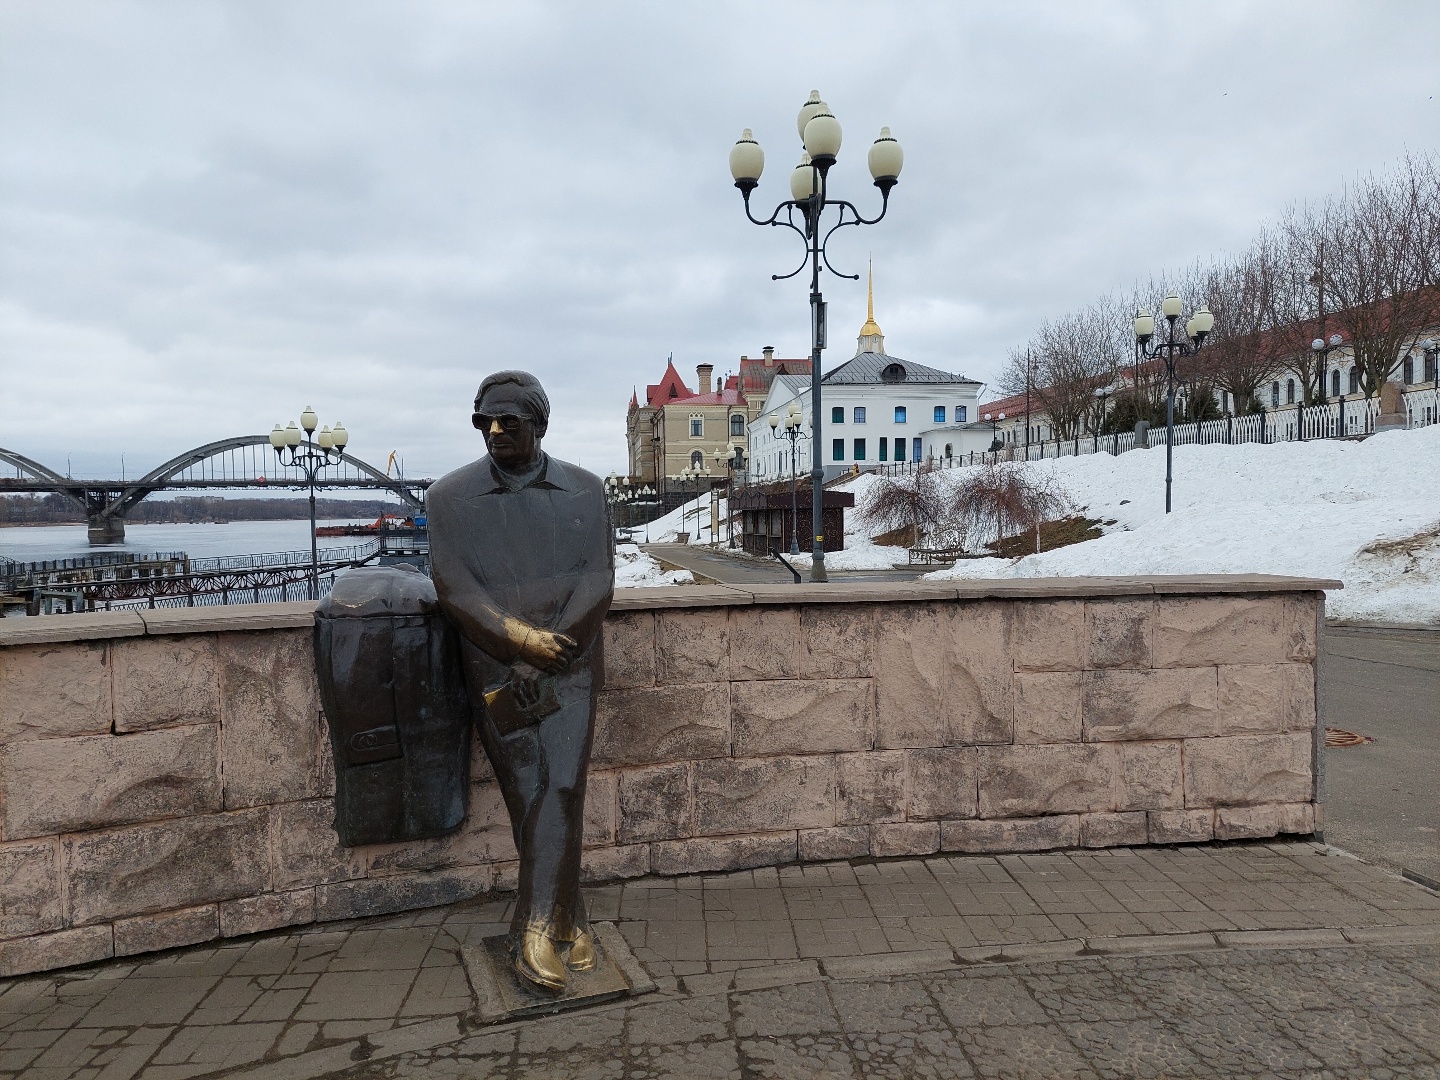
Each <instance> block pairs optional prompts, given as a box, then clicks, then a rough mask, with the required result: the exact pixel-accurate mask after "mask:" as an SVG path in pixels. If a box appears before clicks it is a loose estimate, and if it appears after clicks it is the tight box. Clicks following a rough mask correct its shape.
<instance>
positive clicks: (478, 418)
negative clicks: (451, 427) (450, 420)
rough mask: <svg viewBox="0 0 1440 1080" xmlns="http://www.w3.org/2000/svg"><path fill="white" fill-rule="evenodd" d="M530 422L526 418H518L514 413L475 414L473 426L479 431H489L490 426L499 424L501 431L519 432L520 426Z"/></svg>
mask: <svg viewBox="0 0 1440 1080" xmlns="http://www.w3.org/2000/svg"><path fill="white" fill-rule="evenodd" d="M529 422H530V418H529V417H528V416H520V415H518V414H516V413H478V412H477V413H476V414H475V426H476V427H478V428H479V429H480V430H481V431H489V430H490V427H491V425H492V424H499V425H500V430H501V431H519V430H520V428H521V426H523V425H524V424H527V423H529Z"/></svg>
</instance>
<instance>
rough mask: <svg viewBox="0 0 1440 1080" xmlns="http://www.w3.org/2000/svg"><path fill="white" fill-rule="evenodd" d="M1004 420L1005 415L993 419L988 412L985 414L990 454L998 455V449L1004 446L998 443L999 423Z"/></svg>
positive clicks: (1001, 414) (1042, 448)
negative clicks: (988, 430)
mask: <svg viewBox="0 0 1440 1080" xmlns="http://www.w3.org/2000/svg"><path fill="white" fill-rule="evenodd" d="M1004 419H1005V414H1004V413H1003V412H1002V413H1000V414H999V415H998V416H995V417H993V418H992V417H991V415H990V414H989V413H988V412H987V413H986V414H985V420H986V421H987V422H988V423H989V424H990V453H992V454H996V453H999V452H1000V448H1001V447H1002V446H1003V445H1004V443H1002V442H1001V441H1000V421H1001V420H1004ZM1041 450H1042V452H1043V450H1044V447H1041ZM1026 452H1027V453H1028V452H1029V451H1028V450H1027V451H1026ZM997 460H998V459H997Z"/></svg>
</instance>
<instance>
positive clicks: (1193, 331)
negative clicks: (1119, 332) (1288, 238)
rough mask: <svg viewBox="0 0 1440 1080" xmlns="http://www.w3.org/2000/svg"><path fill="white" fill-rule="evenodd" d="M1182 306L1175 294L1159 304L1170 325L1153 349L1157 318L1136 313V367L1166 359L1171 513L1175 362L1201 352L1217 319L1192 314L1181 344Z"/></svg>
mask: <svg viewBox="0 0 1440 1080" xmlns="http://www.w3.org/2000/svg"><path fill="white" fill-rule="evenodd" d="M1182 310H1183V305H1182V304H1181V303H1180V297H1178V296H1177V295H1175V294H1174V293H1173V292H1172V293H1168V294H1167V295H1166V297H1165V299H1164V300H1163V301H1161V304H1160V313H1161V314H1162V315H1163V316H1164V317H1165V322H1166V323H1167V324H1168V329H1167V331H1166V336H1165V340H1164V341H1159V342H1156V343H1155V345H1154V346H1153V347H1152V346H1151V345H1150V341H1151V339H1152V338H1153V337H1154V336H1155V316H1154V315H1151V314H1150V313H1149V312H1148V311H1140V312H1136V314H1135V322H1134V324H1133V325H1134V328H1135V358H1136V359H1135V364H1136V367H1137V368H1138V367H1139V365H1140V362H1141V361H1142V360H1153V359H1155V357H1157V356H1161V355H1163V356H1164V358H1165V512H1166V513H1167V514H1168V513H1170V487H1171V481H1172V477H1173V473H1172V463H1173V458H1174V452H1175V361H1176V359H1177V358H1178V357H1181V356H1193V355H1195V353H1197V352H1199V351H1200V349H1201V347H1202V346H1203V345H1204V344H1205V337H1206V335H1208V334H1209V333H1210V331H1211V330H1212V329H1214V327H1215V316H1214V315H1211V314H1210V309H1209V308H1203V307H1202V308H1201V309H1200V310H1199V311H1197V312H1195V314H1194V315H1191V316H1190V318H1189V319H1188V320H1187V321H1186V323H1185V338H1184V340H1182V341H1176V340H1175V324H1176V323H1177V322H1179V320H1180V312H1181V311H1182Z"/></svg>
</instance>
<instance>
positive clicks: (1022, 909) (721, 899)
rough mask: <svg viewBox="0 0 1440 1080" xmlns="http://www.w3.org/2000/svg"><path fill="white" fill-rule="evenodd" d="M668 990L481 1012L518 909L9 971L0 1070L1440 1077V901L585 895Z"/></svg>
mask: <svg viewBox="0 0 1440 1080" xmlns="http://www.w3.org/2000/svg"><path fill="white" fill-rule="evenodd" d="M587 904H588V907H589V910H590V913H591V916H592V917H593V918H597V919H602V920H605V921H611V922H614V923H615V924H616V926H617V927H618V928H619V929H620V931H621V933H623V934H624V936H625V938H626V939H627V941H628V942H629V943H630V945H631V946H632V948H633V950H634V953H635V956H636V958H637V959H638V960H639V961H640V962H641V963H642V964H644V965H645V967H646V968H647V969H648V971H649V972H650V974H651V975H652V977H653V978H654V980H655V982H656V984H657V985H658V987H659V989H658V990H657V991H656V992H655V993H652V994H648V995H645V996H643V997H639V998H635V999H631V1000H630V1001H628V1002H625V1003H622V1004H618V1005H610V1006H601V1007H596V1008H591V1009H586V1010H583V1011H577V1012H571V1013H566V1014H562V1015H560V1016H557V1017H553V1018H545V1019H535V1020H526V1021H520V1022H518V1023H511V1024H506V1025H497V1026H494V1027H484V1026H482V1025H480V1024H479V1022H478V1016H477V1014H476V1011H475V1005H474V1000H473V998H472V996H471V991H470V988H469V985H468V983H467V980H466V975H465V970H464V966H463V962H462V959H461V950H462V948H463V946H465V945H467V944H472V943H474V942H476V941H478V940H479V939H480V938H483V937H486V936H489V935H492V934H495V933H497V932H500V931H502V930H503V927H504V925H505V923H506V922H507V920H508V918H509V914H510V910H509V902H508V901H507V900H504V899H501V900H495V901H490V902H483V903H479V902H477V903H470V904H458V905H454V906H452V907H448V908H437V909H433V910H430V911H423V912H415V913H411V914H407V915H401V916H396V917H388V918H379V919H369V920H364V921H360V922H355V923H350V924H346V925H335V924H332V925H328V926H313V927H305V928H298V929H297V930H295V931H291V932H281V933H276V934H271V935H266V936H261V937H257V938H252V939H248V940H238V941H227V942H223V943H219V944H217V945H208V946H199V947H195V948H190V949H184V950H179V951H176V952H174V953H171V954H168V955H163V956H158V957H148V958H143V959H140V960H139V961H115V962H111V963H106V964H100V965H96V966H94V967H90V968H85V969H79V970H76V971H70V972H62V973H59V974H55V975H45V976H35V977H31V978H24V979H12V980H8V981H0V1076H3V1077H6V1078H16V1080H18V1078H20V1077H23V1078H24V1080H196V1078H199V1077H208V1076H216V1077H224V1078H225V1080H240V1078H244V1080H310V1078H316V1077H322V1076H323V1077H332V1076H344V1077H351V1078H354V1080H360V1078H362V1077H379V1076H385V1077H390V1076H415V1077H426V1078H430V1077H462V1076H463V1077H491V1076H494V1077H506V1078H521V1077H546V1078H555V1080H563V1078H566V1077H575V1078H580V1077H589V1078H607V1077H614V1078H617V1080H619V1078H622V1077H623V1078H635V1080H642V1078H643V1080H661V1078H670V1077H673V1078H680V1080H696V1078H702V1077H724V1078H737V1080H738V1078H739V1077H741V1076H744V1077H786V1078H796V1080H798V1078H802V1077H804V1078H813V1077H849V1078H860V1077H865V1078H870V1077H890V1076H895V1077H942V1076H953V1077H972V1076H981V1077H1043V1078H1046V1080H1048V1078H1051V1077H1062V1076H1063V1077H1086V1078H1094V1077H1107V1078H1108V1077H1125V1078H1130V1077H1142V1076H1143V1077H1155V1076H1164V1077H1182V1076H1185V1077H1193V1076H1202V1077H1226V1078H1228V1077H1233V1076H1239V1075H1246V1076H1251V1075H1257V1074H1263V1075H1267V1076H1284V1077H1291V1076H1294V1077H1299V1076H1316V1077H1320V1076H1324V1077H1333V1078H1357V1080H1358V1078H1359V1077H1366V1078H1370V1080H1379V1078H1381V1077H1396V1078H1398V1077H1406V1078H1412V1077H1436V1076H1440V895H1436V894H1434V893H1431V892H1429V891H1427V890H1425V889H1422V888H1421V887H1420V886H1418V885H1415V884H1412V883H1411V882H1407V881H1404V880H1402V879H1400V878H1399V877H1397V876H1395V875H1393V874H1390V873H1388V872H1386V871H1384V870H1381V869H1379V868H1377V867H1374V866H1370V865H1368V864H1366V863H1363V862H1360V861H1358V860H1356V859H1352V858H1349V857H1346V856H1344V855H1343V854H1337V853H1335V852H1333V851H1331V850H1329V849H1326V848H1325V847H1324V846H1323V845H1318V844H1311V843H1308V842H1291V843H1274V844H1267V843H1248V844H1229V845H1199V846H1192V847H1186V848H1178V849H1176V848H1171V849H1164V848H1149V849H1136V850H1133V851H1132V850H1126V849H1118V850H1113V851H1096V852H1086V851H1076V852H1061V853H1056V854H1048V855H1030V856H1000V857H985V856H975V857H949V856H935V857H931V858H925V859H906V860H897V861H893V862H884V863H878V864H860V865H856V866H851V865H849V864H848V863H829V864H819V865H810V866H802V867H786V868H782V869H779V870H776V869H773V868H772V869H761V870H754V871H742V872H739V873H733V874H715V875H697V876H693V877H687V878H666V879H660V878H644V879H639V880H635V881H630V882H626V883H625V884H623V885H615V886H608V887H605V888H599V889H592V890H588V893H587Z"/></svg>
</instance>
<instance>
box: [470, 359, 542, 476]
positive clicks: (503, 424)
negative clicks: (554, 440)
mask: <svg viewBox="0 0 1440 1080" xmlns="http://www.w3.org/2000/svg"><path fill="white" fill-rule="evenodd" d="M470 422H471V423H472V424H474V425H475V427H477V428H479V430H480V432H481V434H483V435H484V436H485V449H487V450H488V451H490V456H491V458H493V459H494V461H495V463H496V464H497V465H499V466H500V467H501V468H502V469H519V468H524V467H525V466H526V465H529V464H531V463H532V462H534V461H535V460H536V458H538V457H539V456H540V440H541V439H543V438H544V437H545V431H546V429H547V428H548V427H549V426H550V399H549V398H548V397H546V396H545V390H544V388H543V387H542V386H541V385H540V380H539V379H537V378H535V376H534V375H531V374H530V373H529V372H528V371H497V372H495V374H494V375H490V376H487V377H486V379H485V381H484V382H482V383H481V384H480V389H479V390H477V391H475V412H474V413H473V414H472V415H471V417H470Z"/></svg>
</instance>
